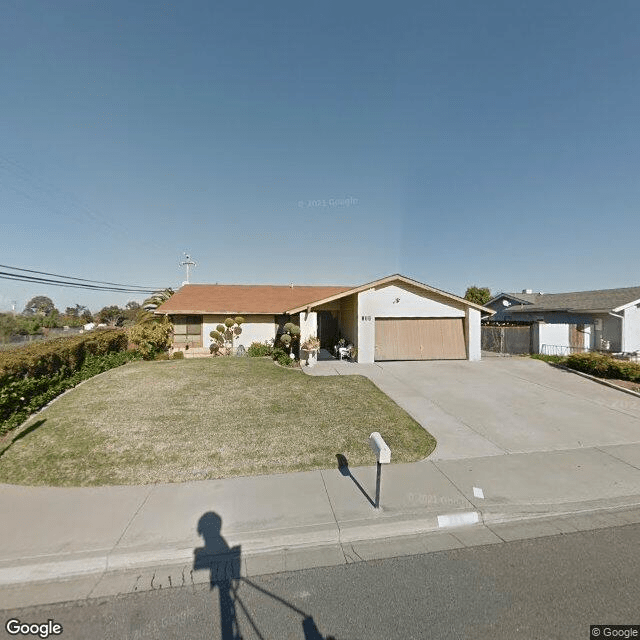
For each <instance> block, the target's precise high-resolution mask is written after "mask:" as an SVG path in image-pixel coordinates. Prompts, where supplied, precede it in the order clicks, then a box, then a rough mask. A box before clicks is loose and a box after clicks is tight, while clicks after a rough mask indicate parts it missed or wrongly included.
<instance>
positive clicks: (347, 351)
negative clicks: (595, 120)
mask: <svg viewBox="0 0 640 640" xmlns="http://www.w3.org/2000/svg"><path fill="white" fill-rule="evenodd" d="M352 349H353V345H352V344H348V345H347V346H346V347H338V359H339V360H344V359H345V358H347V359H348V360H351V350H352Z"/></svg>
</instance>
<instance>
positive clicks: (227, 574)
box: [193, 511, 335, 640]
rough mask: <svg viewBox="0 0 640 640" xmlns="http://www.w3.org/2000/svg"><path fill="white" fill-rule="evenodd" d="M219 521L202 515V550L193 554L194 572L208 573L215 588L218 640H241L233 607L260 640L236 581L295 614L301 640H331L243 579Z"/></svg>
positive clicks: (308, 619)
mask: <svg viewBox="0 0 640 640" xmlns="http://www.w3.org/2000/svg"><path fill="white" fill-rule="evenodd" d="M221 529H222V518H221V517H220V516H219V515H218V514H217V513H215V512H213V511H208V512H207V513H205V514H203V515H202V516H201V518H200V520H199V521H198V533H199V534H200V535H201V536H202V537H203V539H204V547H198V548H197V549H195V550H194V560H193V568H194V570H196V571H197V570H208V571H209V588H210V590H212V591H213V589H215V588H216V587H217V589H218V595H219V600H220V638H221V639H222V640H242V635H241V632H240V626H239V622H238V615H237V610H236V604H237V605H239V606H240V608H241V609H242V611H243V613H244V616H245V617H246V619H247V621H248V622H249V624H250V625H251V627H252V628H253V632H254V634H255V635H256V636H257V637H258V638H260V639H261V640H263V636H262V634H261V633H260V631H259V630H258V627H257V626H256V623H255V621H254V620H253V618H252V616H251V615H250V613H249V611H248V609H247V607H246V605H245V604H244V603H243V601H242V599H241V598H240V595H239V594H238V585H239V584H240V581H242V583H244V584H247V585H249V586H250V587H252V588H253V589H255V590H257V591H259V592H260V593H262V594H264V595H267V596H269V597H270V598H272V599H273V600H275V601H277V602H279V603H280V604H282V605H284V606H286V607H288V608H289V609H291V610H293V611H295V612H296V613H297V614H299V615H300V616H302V632H303V634H304V636H302V637H303V638H304V640H335V638H334V637H333V636H327V637H326V638H325V636H323V635H322V634H321V633H320V631H319V630H318V627H317V625H316V623H315V621H314V619H313V617H312V616H310V615H309V614H307V613H305V612H304V611H302V610H300V609H298V608H297V607H295V606H294V605H292V604H290V603H289V602H287V601H286V600H284V599H282V598H280V597H279V596H277V595H275V594H273V593H271V592H269V591H267V590H266V589H263V588H262V587H261V586H259V585H257V584H255V583H254V582H252V581H251V580H249V579H248V578H243V577H242V576H241V575H240V573H241V571H240V569H241V547H240V545H236V546H234V547H230V546H229V545H228V544H227V541H226V540H225V539H224V538H223V537H222V534H221Z"/></svg>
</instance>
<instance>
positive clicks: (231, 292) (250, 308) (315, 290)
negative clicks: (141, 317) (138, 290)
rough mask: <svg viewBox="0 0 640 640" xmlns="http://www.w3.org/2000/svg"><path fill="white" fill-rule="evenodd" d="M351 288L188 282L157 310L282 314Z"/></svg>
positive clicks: (195, 312)
mask: <svg viewBox="0 0 640 640" xmlns="http://www.w3.org/2000/svg"><path fill="white" fill-rule="evenodd" d="M351 288H352V287H307V286H296V285H294V286H293V287H290V286H273V285H264V284H186V285H184V286H183V287H181V288H180V290H179V291H177V292H176V293H175V294H174V295H172V296H171V298H169V300H167V301H166V302H165V303H164V304H162V305H160V306H159V307H158V309H156V313H193V314H201V313H211V314H218V313H237V314H242V313H246V314H250V313H266V314H274V315H276V314H281V313H284V312H285V311H286V310H287V309H293V308H294V307H299V306H301V305H305V304H308V303H311V302H315V301H317V300H322V299H324V298H328V297H330V296H334V295H336V294H338V293H343V292H344V291H349V290H350V289H351Z"/></svg>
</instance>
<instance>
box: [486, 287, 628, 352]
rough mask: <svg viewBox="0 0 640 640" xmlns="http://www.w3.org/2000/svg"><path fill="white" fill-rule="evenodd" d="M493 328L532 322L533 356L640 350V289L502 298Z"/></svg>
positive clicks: (494, 303)
mask: <svg viewBox="0 0 640 640" xmlns="http://www.w3.org/2000/svg"><path fill="white" fill-rule="evenodd" d="M485 306H486V307H488V308H490V309H492V310H493V311H495V314H494V315H493V316H491V319H490V322H491V323H498V322H505V323H509V322H513V323H518V322H519V323H524V322H530V323H532V324H533V328H534V339H533V343H534V346H533V350H534V352H536V353H562V352H563V349H564V352H565V353H566V352H570V351H572V350H578V351H579V350H603V351H612V352H616V353H634V352H636V351H640V287H625V288H621V289H600V290H597V291H575V292H572V293H534V292H533V291H532V290H531V289H525V290H523V291H522V292H521V293H500V294H499V295H497V296H495V297H494V298H492V299H491V300H489V302H487V303H486V305H485Z"/></svg>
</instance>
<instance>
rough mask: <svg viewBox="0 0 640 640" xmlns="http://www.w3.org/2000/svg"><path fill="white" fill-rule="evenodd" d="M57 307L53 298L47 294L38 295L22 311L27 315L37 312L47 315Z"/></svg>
mask: <svg viewBox="0 0 640 640" xmlns="http://www.w3.org/2000/svg"><path fill="white" fill-rule="evenodd" d="M55 308H56V306H55V305H54V304H53V300H51V298H47V296H36V297H35V298H31V300H29V302H27V304H26V305H25V307H24V311H23V312H22V313H24V314H25V315H26V316H32V315H35V314H39V315H42V316H47V315H49V314H50V313H51V312H52V311H53V310H54V309H55Z"/></svg>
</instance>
